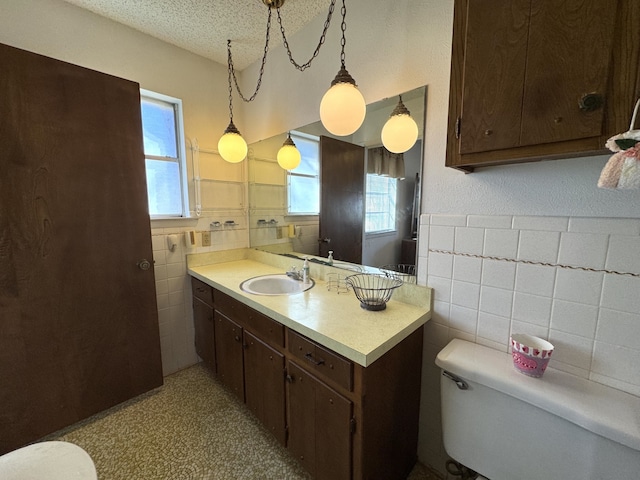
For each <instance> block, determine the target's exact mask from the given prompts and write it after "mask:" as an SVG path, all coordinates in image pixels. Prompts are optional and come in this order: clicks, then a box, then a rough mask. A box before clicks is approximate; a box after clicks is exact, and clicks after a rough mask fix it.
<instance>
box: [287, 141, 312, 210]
mask: <svg viewBox="0 0 640 480" xmlns="http://www.w3.org/2000/svg"><path fill="white" fill-rule="evenodd" d="M290 134H291V139H292V140H293V143H295V144H296V147H297V148H298V150H299V151H300V155H301V157H302V158H301V161H300V165H298V166H297V167H296V168H295V169H293V170H291V171H289V172H287V199H288V202H287V204H288V207H287V214H288V215H318V213H320V139H319V138H318V137H316V136H314V135H307V134H304V133H300V132H291V133H290Z"/></svg>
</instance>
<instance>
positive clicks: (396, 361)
mask: <svg viewBox="0 0 640 480" xmlns="http://www.w3.org/2000/svg"><path fill="white" fill-rule="evenodd" d="M198 282H199V281H198ZM200 284H201V285H200ZM200 284H198V286H202V285H206V284H204V283H202V282H200ZM194 285H195V284H194ZM207 288H208V289H209V290H210V291H209V292H208V293H206V294H207V295H209V294H210V296H211V298H212V299H213V306H214V312H213V323H214V332H213V340H212V338H211V336H210V332H208V331H207V330H206V329H199V328H197V327H196V345H202V344H209V345H215V354H214V356H215V365H216V372H217V376H218V378H219V379H220V381H221V382H222V383H224V384H225V385H226V386H227V387H228V388H229V389H230V390H231V391H233V392H234V393H235V394H236V395H237V396H238V398H240V399H241V400H242V401H244V402H245V404H246V405H247V407H248V408H249V410H251V411H252V412H253V413H254V414H255V415H256V417H257V418H258V419H259V420H260V421H261V422H262V424H263V425H265V426H266V427H267V428H268V429H269V430H270V431H271V432H272V433H273V435H274V436H275V437H276V438H277V439H278V441H280V442H281V443H282V444H283V445H285V446H286V447H287V448H288V449H289V450H290V451H291V454H292V455H293V456H294V457H295V458H297V459H298V460H299V461H300V462H301V464H302V465H303V466H304V467H305V468H306V469H307V470H308V471H309V473H311V474H312V475H313V477H314V478H317V479H327V480H329V479H330V480H350V479H354V480H359V479H385V480H386V479H390V478H405V477H406V476H407V475H408V474H409V473H410V471H411V469H412V468H413V466H414V464H415V462H416V459H417V443H418V413H419V406H420V405H419V404H420V376H421V365H422V333H423V328H422V327H420V328H419V329H417V330H416V331H414V332H413V333H412V334H411V335H409V336H408V337H407V338H405V339H404V340H403V341H402V342H400V343H399V344H398V345H396V346H395V347H393V348H392V349H391V350H390V351H388V352H387V353H386V354H385V355H383V356H382V357H381V358H379V359H378V360H376V361H375V362H374V363H373V364H371V365H370V366H368V367H366V368H365V367H362V366H361V365H359V364H357V363H355V362H352V361H351V360H349V359H347V358H345V357H343V356H341V355H339V354H337V353H336V352H334V351H332V350H331V349H328V348H326V347H325V346H323V345H320V344H318V343H317V342H315V341H313V340H311V339H309V338H307V337H305V336H303V335H301V334H299V333H297V332H295V331H293V330H291V329H289V328H286V327H284V326H283V325H282V324H280V323H279V322H276V321H275V320H273V319H272V318H270V317H268V316H266V315H264V314H262V313H260V312H258V311H256V310H254V309H252V308H250V307H248V306H247V305H245V304H244V303H242V302H240V301H238V300H236V299H234V298H232V297H230V296H229V295H227V294H225V293H223V292H221V291H219V290H217V289H213V288H211V287H209V286H207ZM196 291H197V290H196V288H195V286H194V309H195V308H196V306H198V307H197V308H200V307H199V305H200V303H197V301H198V302H201V300H202V296H203V292H198V296H197V297H196ZM199 316H200V314H198V313H197V312H196V311H195V310H194V317H196V318H197V317H199ZM197 321H198V320H196V322H197ZM203 332H205V333H203ZM199 335H203V336H204V338H200V339H199V338H197V337H198V336H199ZM204 351H205V352H207V351H208V349H207V348H205V349H204ZM203 360H204V359H203Z"/></svg>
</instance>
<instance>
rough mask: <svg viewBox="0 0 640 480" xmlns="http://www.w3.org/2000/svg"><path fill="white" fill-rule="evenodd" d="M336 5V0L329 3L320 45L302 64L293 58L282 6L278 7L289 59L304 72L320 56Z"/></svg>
mask: <svg viewBox="0 0 640 480" xmlns="http://www.w3.org/2000/svg"><path fill="white" fill-rule="evenodd" d="M335 5H336V0H331V5H329V13H328V14H327V19H326V20H325V21H324V28H323V29H322V34H321V35H320V40H319V41H318V46H317V47H316V49H315V51H314V52H313V55H312V56H311V58H310V59H309V60H308V61H307V62H306V63H304V64H302V65H299V64H298V63H297V62H296V61H295V60H294V59H293V54H292V53H291V49H290V48H289V42H288V41H287V36H286V35H285V33H284V26H283V25H282V18H281V17H280V8H279V7H278V8H277V9H276V12H277V14H278V23H279V24H280V33H282V42H283V43H284V47H285V48H286V49H287V55H288V56H289V61H290V62H291V64H292V65H293V66H294V67H296V68H297V69H298V70H300V71H301V72H303V71H304V70H306V69H307V68H309V67H310V66H311V62H313V60H314V59H315V58H316V57H317V56H318V53H320V48H321V47H322V45H324V42H325V37H326V35H327V30H328V29H329V25H331V17H332V16H333V11H334V9H335ZM343 38H344V37H343ZM343 51H344V50H343Z"/></svg>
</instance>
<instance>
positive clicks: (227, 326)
mask: <svg viewBox="0 0 640 480" xmlns="http://www.w3.org/2000/svg"><path fill="white" fill-rule="evenodd" d="M213 321H214V339H215V345H216V347H215V348H216V367H217V372H218V378H219V379H220V380H221V381H222V383H224V384H225V385H226V386H227V387H229V389H230V390H231V391H232V392H233V393H235V394H236V396H237V397H238V398H239V399H240V400H241V401H243V402H244V373H243V369H244V366H243V360H242V350H243V348H242V327H241V326H240V325H238V324H237V323H236V322H234V321H233V320H231V319H229V318H227V317H226V316H225V315H223V314H222V313H220V312H219V311H218V310H214V314H213Z"/></svg>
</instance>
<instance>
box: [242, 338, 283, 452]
mask: <svg viewBox="0 0 640 480" xmlns="http://www.w3.org/2000/svg"><path fill="white" fill-rule="evenodd" d="M244 344H245V347H246V348H245V350H244V383H245V398H246V403H247V407H249V409H250V410H251V411H252V412H253V413H254V414H255V416H256V417H258V419H259V420H260V421H261V422H262V423H263V425H264V426H266V427H267V428H268V429H269V431H271V433H272V434H273V435H274V436H275V437H276V438H277V439H278V441H279V442H280V443H281V444H282V445H284V444H285V441H286V438H285V433H286V432H285V427H286V420H285V404H284V355H282V354H281V353H280V352H278V351H276V350H274V349H273V348H271V347H269V346H268V345H267V344H266V343H264V342H262V341H261V340H259V339H258V338H257V337H255V336H254V335H252V334H250V333H249V332H247V331H245V332H244Z"/></svg>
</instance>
